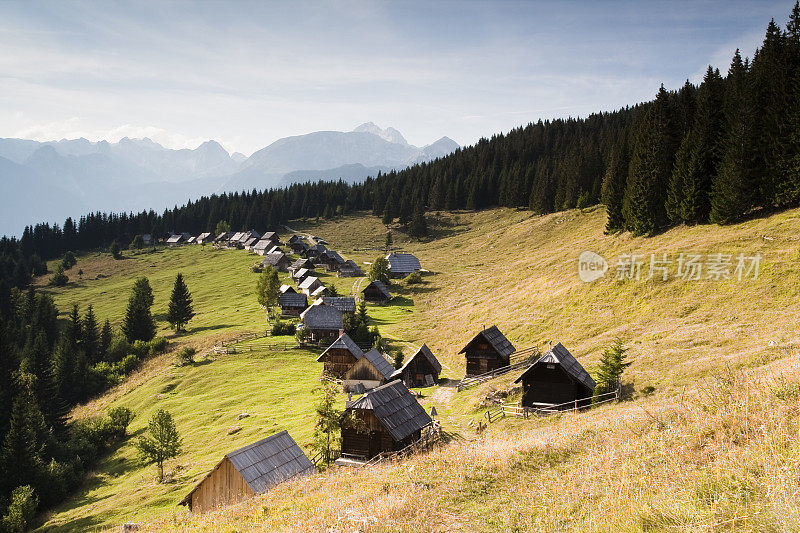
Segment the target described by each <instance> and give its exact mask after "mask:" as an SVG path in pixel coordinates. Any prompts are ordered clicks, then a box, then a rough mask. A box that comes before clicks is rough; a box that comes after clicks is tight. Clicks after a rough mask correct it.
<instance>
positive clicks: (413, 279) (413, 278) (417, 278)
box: [403, 272, 422, 285]
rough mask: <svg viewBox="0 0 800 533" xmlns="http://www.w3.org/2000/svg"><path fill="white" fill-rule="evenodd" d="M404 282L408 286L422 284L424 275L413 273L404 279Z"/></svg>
mask: <svg viewBox="0 0 800 533" xmlns="http://www.w3.org/2000/svg"><path fill="white" fill-rule="evenodd" d="M403 281H405V282H406V284H407V285H415V284H418V283H422V274H420V273H419V272H412V273H411V274H409V275H408V276H406V277H405V278H403Z"/></svg>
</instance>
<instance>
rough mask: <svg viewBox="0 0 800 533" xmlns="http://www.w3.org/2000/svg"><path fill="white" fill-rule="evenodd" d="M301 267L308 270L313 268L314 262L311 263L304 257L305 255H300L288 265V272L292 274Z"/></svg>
mask: <svg viewBox="0 0 800 533" xmlns="http://www.w3.org/2000/svg"><path fill="white" fill-rule="evenodd" d="M301 268H306V269H309V270H313V269H314V263H312V262H311V260H310V259H306V258H305V257H301V258H299V259H297V260H296V261H295V262H294V263H292V264H291V265H289V273H290V274H294V273H295V272H297V271H298V270H300V269H301Z"/></svg>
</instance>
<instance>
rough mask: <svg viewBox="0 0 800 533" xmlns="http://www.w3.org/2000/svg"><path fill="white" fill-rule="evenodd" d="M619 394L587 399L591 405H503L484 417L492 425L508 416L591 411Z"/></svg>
mask: <svg viewBox="0 0 800 533" xmlns="http://www.w3.org/2000/svg"><path fill="white" fill-rule="evenodd" d="M619 392H620V390H619V389H617V390H615V391H612V392H607V393H605V394H600V395H598V396H595V397H592V398H587V400H591V403H584V402H585V401H586V400H573V401H571V402H565V403H559V404H539V405H540V406H541V407H528V406H522V405H506V404H503V403H501V404H499V405H497V406H495V407H491V408H489V409H488V410H487V411H486V413H484V416H485V417H486V419H487V420H488V421H489V422H490V423H491V422H494V421H496V420H498V419H500V418H505V417H507V416H515V417H519V418H529V417H530V416H531V415H538V416H544V415H549V414H553V413H567V412H570V411H579V410H581V409H589V408H592V407H597V406H598V405H602V404H604V403H608V402H615V401H618V400H619Z"/></svg>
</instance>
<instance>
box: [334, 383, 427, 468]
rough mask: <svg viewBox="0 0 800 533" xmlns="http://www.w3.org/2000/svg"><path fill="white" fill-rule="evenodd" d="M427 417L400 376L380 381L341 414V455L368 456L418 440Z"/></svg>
mask: <svg viewBox="0 0 800 533" xmlns="http://www.w3.org/2000/svg"><path fill="white" fill-rule="evenodd" d="M430 423H431V417H430V416H429V415H428V413H426V412H425V409H423V408H422V406H421V405H420V404H419V402H417V399H416V398H414V396H413V395H412V394H411V392H409V390H408V388H406V386H405V385H403V382H402V381H400V380H395V381H392V382H391V383H387V384H386V385H381V386H380V387H378V388H377V389H375V390H372V391H370V392H368V393H366V394H364V395H363V396H362V397H361V398H359V399H358V400H356V401H355V402H353V403H352V404H350V405H349V406H348V407H347V408H346V409H345V411H344V414H343V415H342V457H343V458H350V459H359V460H369V459H371V458H373V457H375V456H376V455H378V454H379V453H382V452H391V451H397V450H402V449H403V448H405V447H406V446H408V445H409V444H411V443H412V442H414V441H416V440H419V438H420V436H421V433H422V430H423V429H424V428H425V427H426V426H428V425H429V424H430Z"/></svg>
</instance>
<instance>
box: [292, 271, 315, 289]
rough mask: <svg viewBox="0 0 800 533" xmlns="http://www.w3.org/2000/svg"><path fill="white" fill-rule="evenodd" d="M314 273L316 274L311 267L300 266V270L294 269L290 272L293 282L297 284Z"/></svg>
mask: <svg viewBox="0 0 800 533" xmlns="http://www.w3.org/2000/svg"><path fill="white" fill-rule="evenodd" d="M314 275H316V272H314V271H313V270H312V269H310V268H301V269H300V270H295V271H294V273H293V274H292V279H294V281H295V283H297V284H298V285H299V284H301V283H303V282H304V281H305V279H306V278H307V277H309V276H314Z"/></svg>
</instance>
